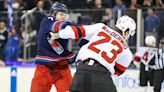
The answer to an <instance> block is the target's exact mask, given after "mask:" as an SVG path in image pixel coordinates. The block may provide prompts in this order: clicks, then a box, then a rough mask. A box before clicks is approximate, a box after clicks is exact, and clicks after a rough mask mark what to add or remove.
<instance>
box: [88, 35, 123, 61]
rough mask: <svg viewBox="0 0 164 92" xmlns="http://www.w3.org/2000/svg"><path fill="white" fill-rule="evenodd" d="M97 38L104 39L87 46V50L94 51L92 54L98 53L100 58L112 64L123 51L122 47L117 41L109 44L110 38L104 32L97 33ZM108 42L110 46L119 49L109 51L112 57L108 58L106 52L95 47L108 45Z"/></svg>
mask: <svg viewBox="0 0 164 92" xmlns="http://www.w3.org/2000/svg"><path fill="white" fill-rule="evenodd" d="M97 36H103V37H104V38H103V39H100V40H97V41H95V42H93V43H91V44H90V45H89V46H88V49H90V50H92V51H94V52H95V53H97V54H99V53H100V54H101V56H102V58H104V59H105V60H106V61H107V62H108V63H112V62H113V61H114V60H115V59H116V57H117V55H118V54H119V53H121V52H122V51H123V48H122V46H121V45H120V43H119V42H118V41H116V40H112V41H111V42H110V40H111V37H110V36H109V35H108V34H106V33H105V32H99V33H98V35H97ZM109 42H110V43H111V44H112V45H114V46H117V47H118V48H119V49H118V50H115V49H114V48H113V49H112V50H111V51H110V52H111V53H112V54H113V56H112V57H109V56H108V55H107V51H101V49H98V48H96V47H95V46H96V45H99V44H104V43H109ZM102 48H103V47H102ZM109 48H110V47H109Z"/></svg>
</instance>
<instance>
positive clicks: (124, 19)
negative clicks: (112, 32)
mask: <svg viewBox="0 0 164 92" xmlns="http://www.w3.org/2000/svg"><path fill="white" fill-rule="evenodd" d="M116 27H117V28H118V29H120V30H121V31H122V33H123V34H122V36H123V37H124V38H125V39H128V38H129V37H130V36H133V35H134V34H135V30H136V23H135V21H134V20H133V19H132V18H131V17H129V16H127V15H124V16H121V17H120V18H119V19H118V20H117V22H116ZM126 30H129V34H128V35H125V31H126Z"/></svg>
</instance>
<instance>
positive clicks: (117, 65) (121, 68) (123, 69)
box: [115, 63, 127, 71]
mask: <svg viewBox="0 0 164 92" xmlns="http://www.w3.org/2000/svg"><path fill="white" fill-rule="evenodd" d="M115 67H116V68H118V69H119V70H121V71H125V70H126V68H127V67H124V66H122V65H120V64H118V63H116V64H115Z"/></svg>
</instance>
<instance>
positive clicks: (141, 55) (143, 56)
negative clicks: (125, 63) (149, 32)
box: [134, 47, 157, 66]
mask: <svg viewBox="0 0 164 92" xmlns="http://www.w3.org/2000/svg"><path fill="white" fill-rule="evenodd" d="M156 51H157V48H151V47H139V49H138V50H137V52H136V53H135V55H134V63H135V64H136V65H137V64H139V62H142V63H143V64H144V65H146V66H149V65H152V64H154V63H155V62H154V59H155V52H156Z"/></svg>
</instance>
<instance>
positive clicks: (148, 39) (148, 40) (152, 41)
mask: <svg viewBox="0 0 164 92" xmlns="http://www.w3.org/2000/svg"><path fill="white" fill-rule="evenodd" d="M145 44H146V45H147V46H151V47H155V46H156V38H155V37H154V36H152V35H149V36H146V38H145Z"/></svg>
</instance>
